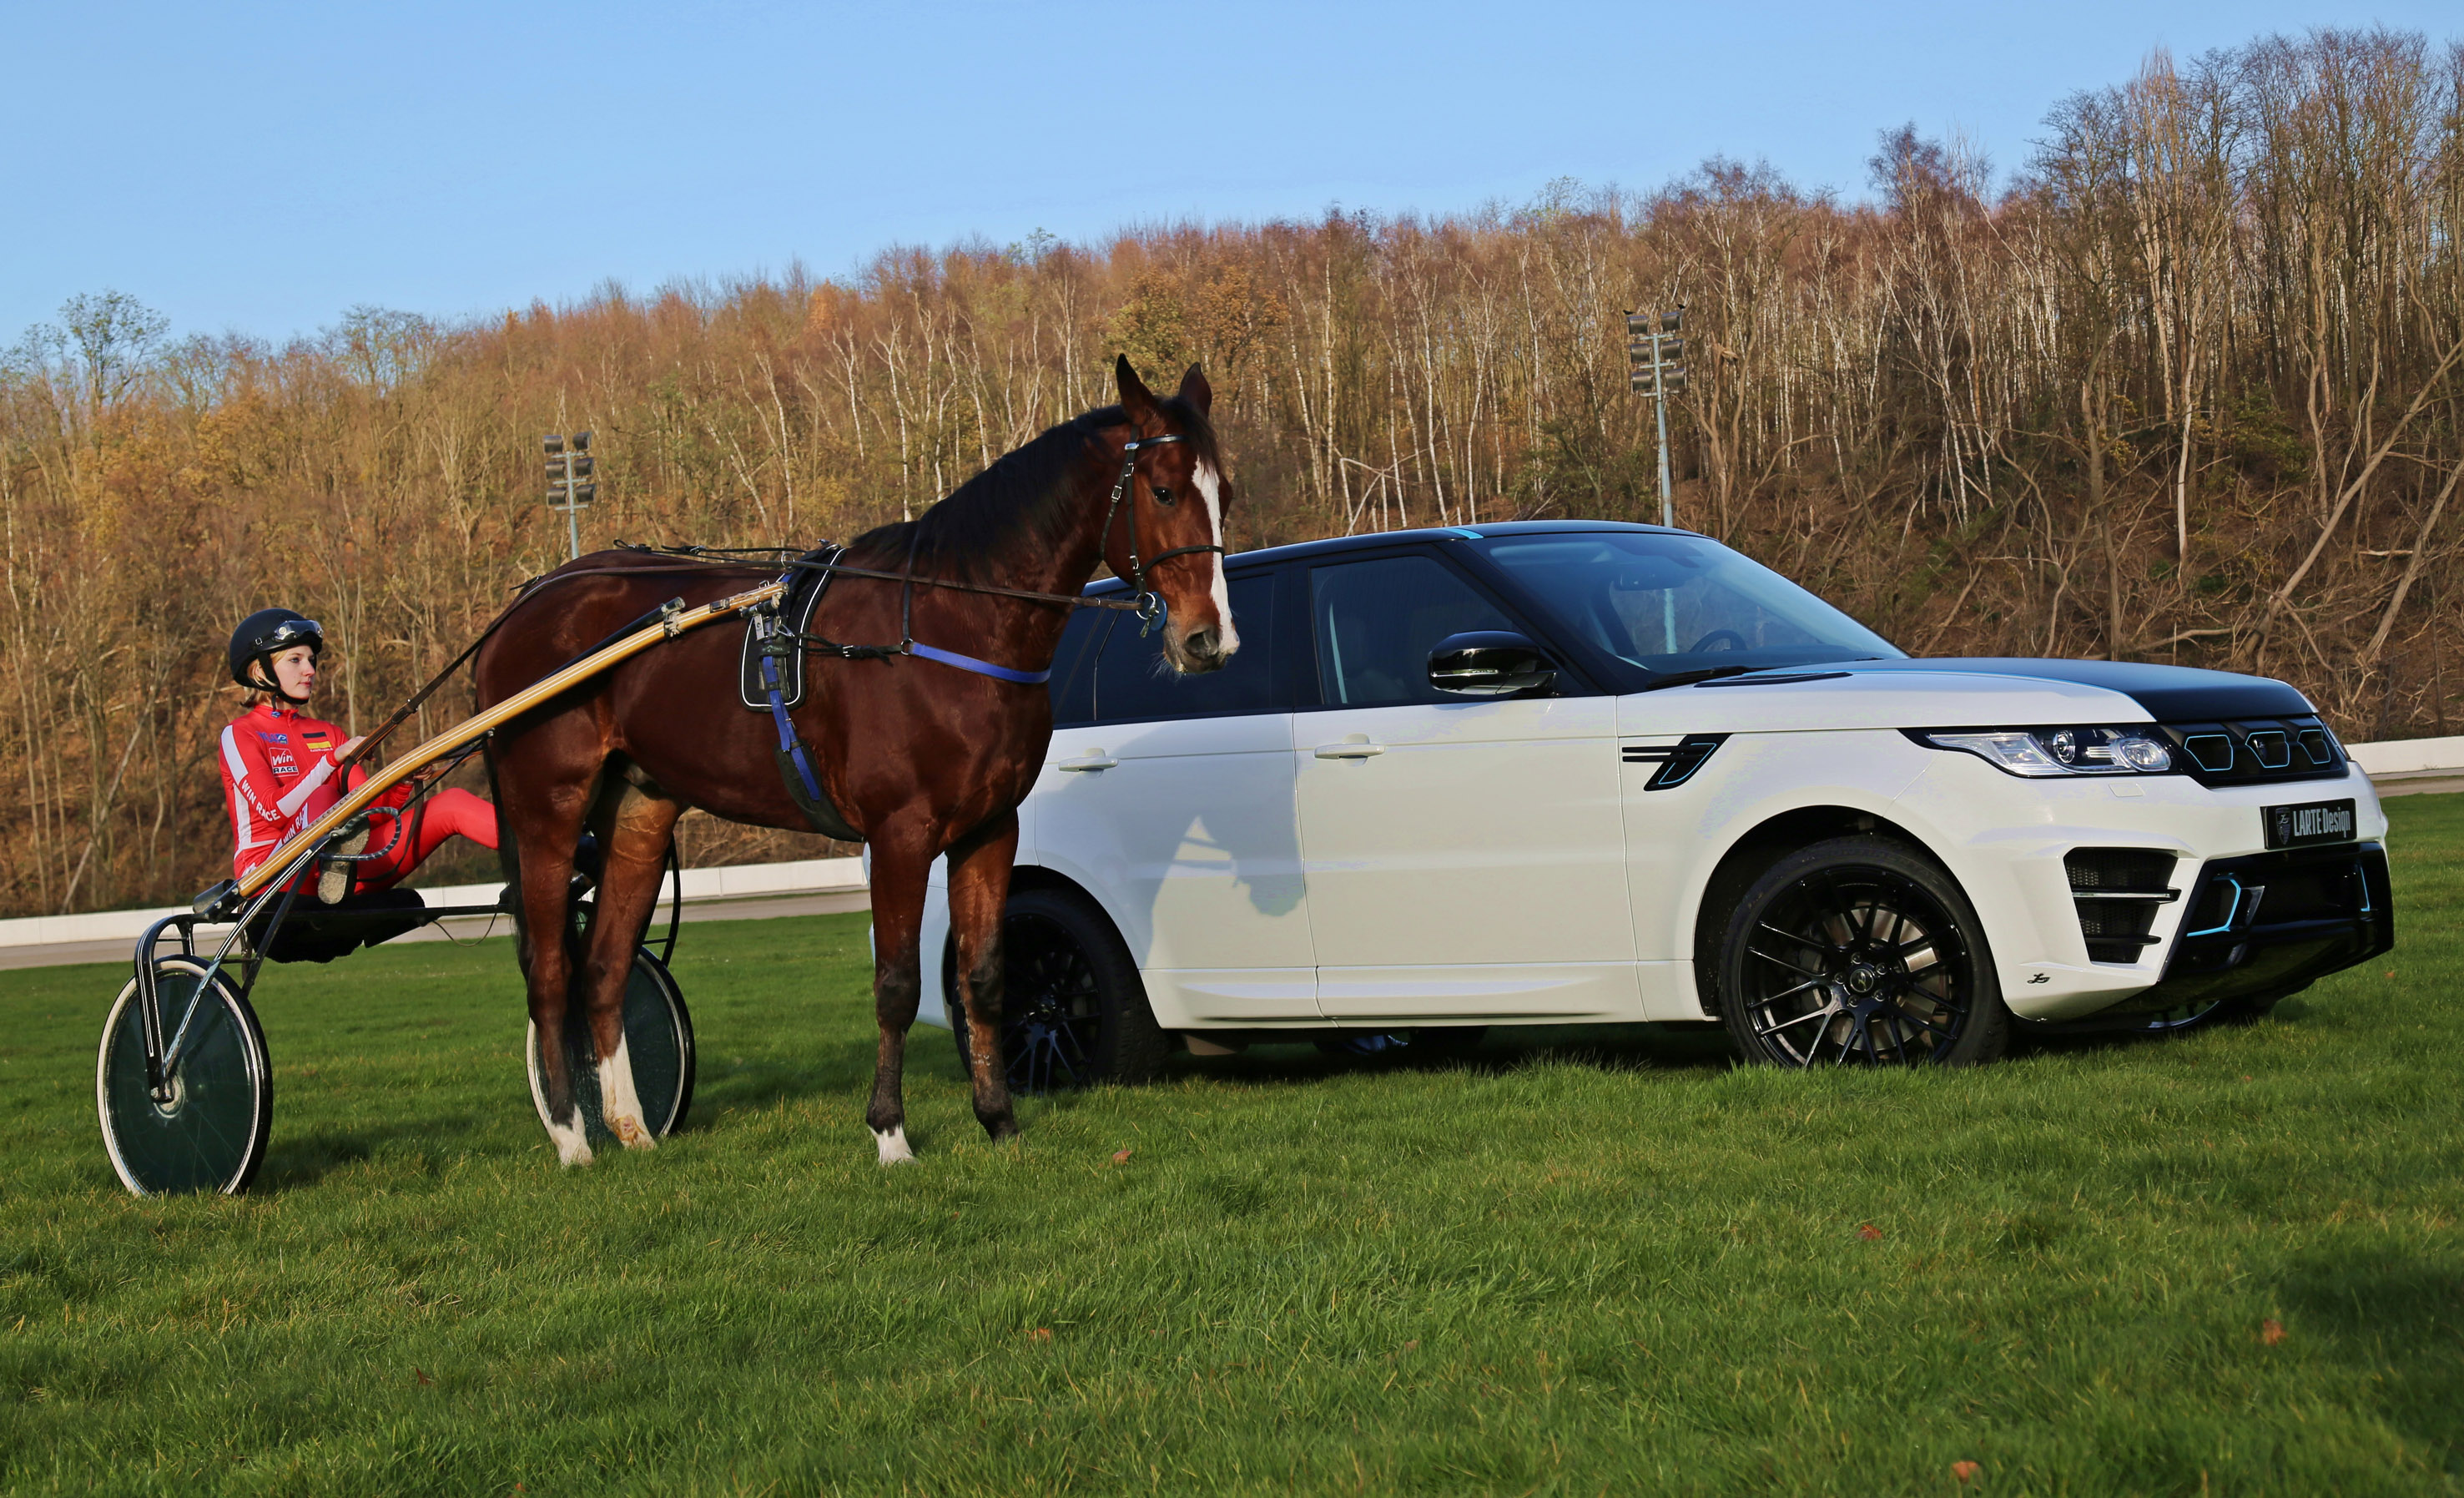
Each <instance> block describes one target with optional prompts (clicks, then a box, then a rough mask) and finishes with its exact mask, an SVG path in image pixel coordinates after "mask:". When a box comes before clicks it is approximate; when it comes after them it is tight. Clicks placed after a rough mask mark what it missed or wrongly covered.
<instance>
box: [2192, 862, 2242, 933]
mask: <svg viewBox="0 0 2464 1498" xmlns="http://www.w3.org/2000/svg"><path fill="white" fill-rule="evenodd" d="M2223 877H2224V879H2225V881H2226V882H2227V883H2229V884H2231V885H2232V886H2233V903H2232V904H2230V905H2227V906H2226V907H2225V919H2224V924H2223V925H2221V926H2210V927H2209V928H2207V929H2206V930H2205V931H2186V932H2184V933H2182V935H2183V936H2218V935H2221V934H2222V933H2224V932H2228V931H2231V930H2233V921H2234V920H2235V919H2237V918H2238V917H2239V916H2240V914H2241V896H2242V888H2241V881H2240V880H2239V879H2236V878H2234V877H2233V875H2232V874H2226V875H2224V876H2223Z"/></svg>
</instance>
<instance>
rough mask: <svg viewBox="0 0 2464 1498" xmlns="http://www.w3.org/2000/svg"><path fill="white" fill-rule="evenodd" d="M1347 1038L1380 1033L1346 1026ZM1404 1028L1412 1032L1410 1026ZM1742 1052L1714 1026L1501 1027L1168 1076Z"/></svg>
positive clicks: (1200, 1062)
mask: <svg viewBox="0 0 2464 1498" xmlns="http://www.w3.org/2000/svg"><path fill="white" fill-rule="evenodd" d="M1342 1033H1343V1034H1344V1035H1346V1036H1359V1035H1367V1034H1375V1033H1376V1032H1375V1031H1370V1030H1346V1031H1344V1032H1342ZM1397 1033H1400V1034H1404V1035H1409V1034H1410V1031H1409V1030H1403V1031H1399V1032H1397ZM1736 1064H1737V1062H1736V1051H1735V1050H1734V1049H1733V1048H1732V1047H1731V1046H1729V1044H1728V1038H1727V1033H1726V1032H1725V1031H1723V1030H1721V1029H1719V1028H1718V1027H1717V1026H1714V1025H1676V1024H1579V1025H1527V1026H1500V1027H1499V1028H1496V1029H1493V1030H1491V1031H1489V1033H1488V1035H1487V1037H1486V1038H1485V1040H1483V1041H1482V1042H1481V1043H1480V1044H1479V1045H1478V1046H1470V1047H1467V1048H1465V1049H1463V1050H1459V1051H1454V1050H1450V1051H1446V1052H1443V1053H1441V1054H1436V1055H1432V1054H1430V1053H1428V1052H1427V1051H1419V1052H1418V1053H1415V1050H1414V1047H1412V1046H1408V1045H1407V1046H1402V1047H1400V1048H1398V1049H1395V1050H1388V1051H1381V1052H1378V1053H1376V1054H1375V1055H1356V1054H1349V1053H1345V1052H1340V1051H1337V1052H1331V1053H1330V1052H1327V1051H1322V1050H1320V1049H1318V1048H1317V1046H1316V1043H1315V1042H1314V1041H1311V1040H1298V1041H1291V1042H1282V1041H1278V1042H1273V1043H1268V1044H1261V1045H1255V1046H1250V1047H1249V1048H1248V1049H1247V1050H1244V1051H1243V1052H1242V1053H1241V1054H1240V1055H1237V1056H1191V1055H1188V1054H1186V1053H1184V1054H1180V1055H1177V1056H1175V1057H1174V1058H1173V1059H1172V1062H1171V1065H1170V1068H1169V1070H1168V1072H1167V1074H1168V1075H1170V1076H1173V1077H1176V1078H1180V1077H1188V1078H1207V1079H1211V1080H1217V1081H1225V1082H1244V1083H1251V1084H1264V1085H1274V1084H1295V1085H1297V1084H1306V1083H1310V1082H1318V1081H1324V1080H1326V1079H1328V1078H1330V1077H1338V1076H1354V1075H1375V1074H1378V1073H1381V1072H1392V1071H1454V1070H1462V1071H1472V1072H1477V1073H1480V1074H1482V1075H1484V1076H1506V1075H1508V1074H1510V1073H1512V1072H1516V1071H1521V1070H1524V1069H1526V1068H1531V1067H1536V1066H1568V1067H1586V1068H1592V1069H1594V1070H1598V1071H1611V1072H1642V1071H1683V1072H1693V1073H1698V1074H1699V1073H1704V1072H1713V1071H1726V1070H1727V1069H1728V1068H1731V1067H1733V1066H1735V1065H1736Z"/></svg>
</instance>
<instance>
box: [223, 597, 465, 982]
mask: <svg viewBox="0 0 2464 1498" xmlns="http://www.w3.org/2000/svg"><path fill="white" fill-rule="evenodd" d="M324 648H325V636H324V631H323V630H322V629H320V628H319V627H318V625H317V622H316V621H315V620H313V619H308V618H304V617H302V616H301V615H299V614H297V613H295V612H293V611H292V610H290V609H288V608H267V609H260V610H259V611H257V612H256V613H253V614H251V615H250V616H249V617H248V618H247V619H246V620H245V621H243V622H242V623H241V625H240V627H239V628H238V629H237V630H236V631H234V632H233V633H232V635H231V679H233V680H234V681H237V682H238V683H239V684H240V685H241V686H243V687H246V688H248V689H249V692H250V703H249V707H248V710H247V711H246V712H244V713H242V714H241V715H240V716H238V717H237V718H234V719H233V720H232V721H231V724H230V726H228V727H226V728H225V729H224V730H223V733H222V743H221V753H220V756H219V758H220V760H221V761H222V771H223V800H224V803H225V804H226V805H228V806H229V808H230V810H231V831H232V834H233V837H234V840H235V844H236V846H235V847H234V848H232V850H231V871H232V872H233V873H234V874H236V875H240V876H243V877H244V876H246V875H247V873H248V872H249V870H253V869H254V868H256V867H257V866H258V865H259V864H262V863H264V862H265V860H266V859H268V858H270V857H272V856H273V854H274V851H275V848H277V847H279V846H280V845H281V843H282V842H283V840H284V839H286V838H288V837H290V836H291V835H292V834H293V833H295V832H297V831H298V830H300V829H301V828H303V827H305V826H309V825H310V824H311V823H314V822H315V821H316V820H317V819H318V818H319V817H320V816H322V815H324V814H325V813H326V812H327V811H329V810H331V809H333V806H334V804H335V803H336V802H338V801H341V799H342V797H343V796H344V795H345V794H347V793H348V792H349V791H350V790H351V789H352V788H353V787H355V786H357V785H359V784H360V783H361V782H363V780H365V779H366V772H365V771H364V770H363V769H361V768H360V767H359V766H357V765H353V766H352V767H351V768H350V769H349V770H348V771H345V772H341V773H340V774H338V773H337V770H336V766H337V762H338V761H339V760H341V759H343V758H344V757H346V756H348V755H349V754H350V752H351V751H352V750H353V749H356V748H357V747H359V744H360V740H359V739H357V738H344V737H343V734H342V731H341V729H339V728H337V727H335V726H334V725H333V724H331V723H327V722H322V721H320V720H319V719H317V718H313V717H310V716H306V714H304V713H303V712H302V711H301V709H302V708H304V707H306V706H307V704H308V701H309V699H310V697H312V696H313V695H314V694H316V690H317V657H318V656H319V654H320V653H322V652H323V650H324ZM411 794H412V786H411V785H410V784H409V783H408V782H405V783H403V784H401V785H397V786H395V787H394V788H393V789H391V790H389V791H387V792H385V795H384V796H383V797H381V798H379V800H378V802H377V806H378V807H379V808H385V809H379V810H376V811H374V813H373V814H372V816H371V818H370V823H369V831H368V833H367V835H366V837H365V839H364V842H365V847H366V848H367V850H370V851H374V852H376V854H377V856H376V857H374V858H371V859H369V860H368V861H366V862H364V863H329V864H327V865H326V866H325V868H324V870H322V872H321V874H320V873H319V871H318V870H315V869H313V868H312V869H311V870H307V871H305V872H303V873H302V874H301V875H300V877H299V879H298V881H297V885H298V896H297V902H296V903H295V905H294V907H293V912H292V914H291V915H290V916H289V918H287V919H286V920H285V921H284V922H283V925H282V929H281V930H280V931H279V932H278V933H276V934H275V936H274V940H273V945H272V946H271V947H268V948H267V949H266V955H267V956H268V957H270V958H273V959H274V960H275V961H277V962H296V961H310V962H325V961H331V960H332V959H333V958H337V957H340V956H341V955H342V954H343V953H345V952H348V951H350V950H352V949H353V948H355V947H358V946H361V945H363V944H364V945H368V946H374V945H375V944H376V943H378V942H380V941H385V940H390V939H391V938H392V937H394V936H400V935H402V934H403V933H404V932H406V931H408V930H410V929H411V928H412V927H414V926H417V925H419V924H421V922H422V919H423V917H422V916H420V915H419V914H416V913H417V912H419V911H420V910H421V909H423V903H422V901H421V900H420V898H419V896H418V895H417V894H416V893H414V892H411V891H408V890H397V889H395V888H394V886H395V885H396V884H398V883H400V882H401V881H402V880H403V879H404V878H406V877H407V876H408V875H409V873H410V872H411V870H415V869H417V868H418V867H419V866H420V864H421V863H423V862H425V861H426V860H427V858H428V855H429V854H430V853H432V852H434V851H435V850H436V849H437V848H439V847H440V846H442V845H443V843H444V842H445V840H446V839H447V838H450V837H453V836H456V835H459V836H463V837H467V838H469V839H471V840H472V841H473V842H474V843H477V844H479V845H480V846H481V847H483V848H495V846H496V808H495V807H494V806H492V805H490V804H488V803H486V802H485V801H482V800H480V799H479V798H478V797H476V796H473V795H472V794H471V793H470V792H469V791H466V790H451V789H449V790H438V791H432V792H430V793H429V795H428V797H427V798H426V799H425V800H424V801H422V802H421V803H420V804H418V805H416V806H413V807H411V808H410V810H409V812H408V814H407V815H405V816H401V817H396V816H393V815H388V814H387V812H388V811H399V810H400V809H401V808H402V807H403V806H404V805H405V804H407V803H408V802H409V800H410V797H411ZM353 841H354V842H357V841H359V840H353ZM343 850H345V851H347V850H350V848H349V847H348V845H345V846H344V848H343ZM324 912H333V913H343V912H348V913H350V914H353V915H354V916H355V917H369V916H377V917H382V918H378V919H368V918H355V919H352V920H349V921H333V922H328V921H320V920H319V919H318V918H317V917H318V915H319V914H320V913H324ZM396 913H399V914H396ZM267 924H270V916H269V917H260V918H259V921H258V923H257V925H256V927H255V928H254V929H253V930H252V932H251V935H252V936H253V937H254V938H256V939H258V940H259V941H260V942H262V940H263V928H264V927H265V926H266V925H267Z"/></svg>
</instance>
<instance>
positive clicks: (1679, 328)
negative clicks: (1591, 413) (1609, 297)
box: [1625, 301, 1685, 525]
mask: <svg viewBox="0 0 2464 1498" xmlns="http://www.w3.org/2000/svg"><path fill="white" fill-rule="evenodd" d="M1684 329H1685V304H1684V303H1683V302H1682V301H1681V302H1679V303H1678V304H1677V310H1676V311H1675V312H1657V313H1655V312H1629V313H1627V314H1626V315H1625V333H1626V347H1625V358H1626V363H1627V365H1628V380H1629V383H1630V384H1631V385H1632V386H1633V387H1634V393H1635V394H1637V395H1647V396H1649V397H1651V405H1652V410H1653V413H1654V414H1655V415H1656V416H1657V417H1658V418H1659V424H1660V523H1661V524H1662V525H1675V524H1676V523H1677V505H1676V499H1675V497H1674V496H1673V494H1672V492H1671V490H1670V488H1669V484H1668V398H1669V397H1670V396H1672V395H1675V394H1676V393H1678V392H1679V391H1681V390H1683V389H1684V388H1685V363H1684V361H1685V340H1684V339H1683V338H1681V337H1680V336H1679V335H1680V334H1682V333H1683V331H1684Z"/></svg>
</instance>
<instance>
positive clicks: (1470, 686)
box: [1429, 629, 1557, 697]
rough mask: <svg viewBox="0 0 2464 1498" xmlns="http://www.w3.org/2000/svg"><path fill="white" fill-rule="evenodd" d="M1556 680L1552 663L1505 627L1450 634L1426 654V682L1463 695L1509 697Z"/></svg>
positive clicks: (1544, 652) (1555, 664)
mask: <svg viewBox="0 0 2464 1498" xmlns="http://www.w3.org/2000/svg"><path fill="white" fill-rule="evenodd" d="M1556 679H1557V663H1556V662H1555V661H1552V660H1551V659H1550V658H1549V652H1548V651H1546V650H1542V649H1540V647H1538V646H1536V645H1534V644H1532V643H1531V641H1530V640H1529V637H1527V636H1524V635H1520V634H1516V633H1514V632H1513V631H1512V630H1510V629H1473V630H1469V631H1467V632H1465V633H1463V634H1450V635H1447V636H1446V637H1445V638H1444V639H1442V640H1440V641H1439V642H1438V646H1437V649H1436V650H1431V651H1430V652H1429V685H1430V686H1432V687H1435V688H1437V689H1438V690H1439V691H1440V692H1451V693H1453V694H1455V695H1457V696H1463V697H1510V696H1513V695H1514V694H1517V693H1520V692H1537V691H1539V690H1540V689H1541V688H1543V687H1546V686H1548V685H1549V684H1550V683H1551V682H1552V681H1555V680H1556Z"/></svg>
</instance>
